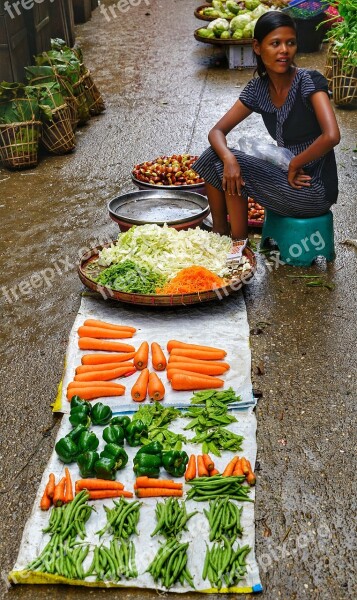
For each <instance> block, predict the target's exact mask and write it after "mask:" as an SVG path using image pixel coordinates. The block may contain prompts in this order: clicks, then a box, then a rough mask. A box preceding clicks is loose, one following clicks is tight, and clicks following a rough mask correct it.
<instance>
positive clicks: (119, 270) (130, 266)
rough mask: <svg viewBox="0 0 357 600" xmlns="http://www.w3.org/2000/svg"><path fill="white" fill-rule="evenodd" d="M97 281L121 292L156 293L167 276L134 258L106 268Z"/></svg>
mask: <svg viewBox="0 0 357 600" xmlns="http://www.w3.org/2000/svg"><path fill="white" fill-rule="evenodd" d="M96 281H97V283H99V284H101V285H105V286H108V287H110V288H112V289H113V290H118V291H119V292H127V293H133V294H154V293H155V292H156V289H157V288H160V287H162V286H163V285H164V284H165V282H166V277H164V276H163V275H160V274H159V273H156V272H155V271H154V270H153V269H150V268H148V267H144V266H139V265H138V264H136V263H135V262H133V261H132V260H125V261H124V262H122V263H119V264H115V265H111V266H110V267H108V268H107V269H104V271H102V273H101V274H100V275H99V277H97V279H96Z"/></svg>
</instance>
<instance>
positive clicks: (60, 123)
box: [41, 104, 76, 154]
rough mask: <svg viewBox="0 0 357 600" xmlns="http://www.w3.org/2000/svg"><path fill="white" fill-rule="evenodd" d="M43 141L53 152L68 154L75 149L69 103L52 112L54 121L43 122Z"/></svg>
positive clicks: (49, 150) (47, 148) (48, 149)
mask: <svg viewBox="0 0 357 600" xmlns="http://www.w3.org/2000/svg"><path fill="white" fill-rule="evenodd" d="M41 143H42V145H43V146H44V147H45V148H46V150H47V151H48V152H50V153H51V154H67V152H71V151H72V150H73V148H74V147H75V145H76V141H75V137H74V132H73V129H72V124H71V113H70V109H69V108H68V106H67V104H63V105H62V106H59V107H58V108H57V109H56V110H54V111H53V112H52V121H45V122H44V123H43V130H42V138H41Z"/></svg>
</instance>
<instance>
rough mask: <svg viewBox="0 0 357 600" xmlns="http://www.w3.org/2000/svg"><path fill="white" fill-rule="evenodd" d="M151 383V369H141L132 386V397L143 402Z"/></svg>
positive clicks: (135, 400)
mask: <svg viewBox="0 0 357 600" xmlns="http://www.w3.org/2000/svg"><path fill="white" fill-rule="evenodd" d="M148 383H149V369H144V370H143V371H141V373H140V375H139V377H138V378H137V380H136V382H135V383H134V385H133V387H132V388H131V397H132V399H133V400H134V402H143V401H144V400H145V398H146V395H147V391H148Z"/></svg>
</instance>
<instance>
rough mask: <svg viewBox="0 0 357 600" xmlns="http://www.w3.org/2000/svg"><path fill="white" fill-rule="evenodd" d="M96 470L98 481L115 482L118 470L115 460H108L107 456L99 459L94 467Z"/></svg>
mask: <svg viewBox="0 0 357 600" xmlns="http://www.w3.org/2000/svg"><path fill="white" fill-rule="evenodd" d="M94 470H95V474H96V476H97V477H98V479H110V480H112V481H114V480H115V474H116V468H115V460H114V459H113V458H107V457H106V456H103V457H101V458H99V460H97V461H96V463H95V465H94Z"/></svg>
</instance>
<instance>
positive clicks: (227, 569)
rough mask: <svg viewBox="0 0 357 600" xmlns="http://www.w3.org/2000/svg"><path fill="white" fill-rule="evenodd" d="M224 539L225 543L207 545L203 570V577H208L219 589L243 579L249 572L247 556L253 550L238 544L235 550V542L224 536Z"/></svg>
mask: <svg viewBox="0 0 357 600" xmlns="http://www.w3.org/2000/svg"><path fill="white" fill-rule="evenodd" d="M222 540H223V545H222V544H220V543H216V544H213V546H212V548H211V549H210V548H208V546H207V550H206V556H205V562H204V565H203V571H202V579H207V578H208V579H209V582H210V584H211V586H212V587H213V588H217V589H218V590H220V589H221V588H222V587H223V586H224V585H225V586H226V587H231V586H234V585H236V584H237V583H238V582H239V581H240V580H241V579H243V577H244V575H245V573H246V572H247V567H246V562H245V558H246V556H247V554H249V552H250V550H251V549H250V547H249V546H242V547H241V548H240V547H239V546H238V548H237V549H236V550H234V548H233V542H230V541H229V540H228V539H227V538H226V537H224V536H223V538H222Z"/></svg>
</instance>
